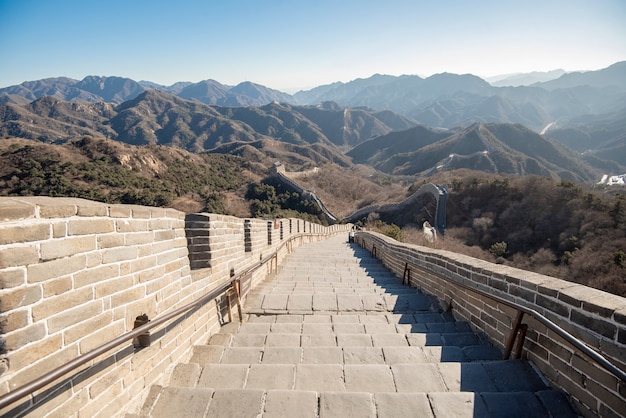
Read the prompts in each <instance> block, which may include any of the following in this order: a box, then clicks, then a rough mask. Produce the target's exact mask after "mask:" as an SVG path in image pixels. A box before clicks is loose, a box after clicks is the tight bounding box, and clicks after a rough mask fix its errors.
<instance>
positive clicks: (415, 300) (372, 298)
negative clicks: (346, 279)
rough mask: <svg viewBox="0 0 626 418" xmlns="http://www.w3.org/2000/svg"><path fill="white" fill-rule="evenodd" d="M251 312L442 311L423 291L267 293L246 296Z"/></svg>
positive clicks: (247, 309)
mask: <svg viewBox="0 0 626 418" xmlns="http://www.w3.org/2000/svg"><path fill="white" fill-rule="evenodd" d="M245 311H246V312H247V313H280V312H288V311H303V312H315V311H323V312H368V311H383V312H412V311H431V312H438V311H440V308H439V306H438V304H437V302H436V301H435V300H434V299H433V298H432V297H430V296H427V295H421V294H415V293H412V294H369V295H361V294H358V293H335V292H328V293H316V292H312V293H311V292H310V293H305V294H294V293H267V294H264V295H260V294H259V295H258V296H257V297H254V296H253V297H251V298H248V299H247V300H246V303H245Z"/></svg>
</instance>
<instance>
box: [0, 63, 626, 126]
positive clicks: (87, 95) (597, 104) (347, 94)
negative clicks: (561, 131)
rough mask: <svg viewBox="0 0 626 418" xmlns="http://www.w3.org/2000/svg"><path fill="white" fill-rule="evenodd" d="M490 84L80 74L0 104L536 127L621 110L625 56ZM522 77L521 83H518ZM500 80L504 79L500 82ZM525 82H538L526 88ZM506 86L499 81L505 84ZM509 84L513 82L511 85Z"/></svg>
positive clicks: (24, 89)
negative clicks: (268, 109)
mask: <svg viewBox="0 0 626 418" xmlns="http://www.w3.org/2000/svg"><path fill="white" fill-rule="evenodd" d="M515 77H518V78H517V80H518V81H515V78H511V77H509V78H508V79H505V80H499V81H497V82H494V85H492V84H489V83H488V82H487V81H485V80H483V79H482V78H479V77H477V76H474V75H471V74H462V75H459V74H449V73H442V74H435V75H433V76H430V77H427V78H422V77H419V76H415V75H403V76H390V75H381V74H376V75H373V76H371V77H369V78H364V79H356V80H353V81H350V82H347V83H343V82H336V83H332V84H328V85H323V86H318V87H316V88H313V89H311V90H307V91H300V92H297V93H295V94H294V95H289V94H287V93H283V92H280V91H277V90H273V89H270V88H268V87H265V86H262V85H259V84H255V83H251V82H243V83H240V84H238V85H236V86H227V85H224V84H221V83H219V82H217V81H215V80H204V81H201V82H198V83H189V82H178V83H175V84H173V85H171V86H162V85H158V84H155V83H152V82H149V81H139V82H136V81H134V80H131V79H128V78H122V77H99V76H88V77H85V78H84V79H83V80H80V81H78V80H73V79H70V78H64V77H60V78H48V79H43V80H38V81H29V82H24V83H22V84H20V85H17V86H10V87H5V88H2V89H0V103H17V104H25V103H27V102H30V101H33V100H36V99H38V98H41V97H43V96H51V97H55V98H57V99H59V100H63V101H70V102H108V103H114V104H120V103H122V102H124V101H128V100H132V99H134V98H136V97H137V96H138V95H140V94H141V93H143V92H145V91H147V90H158V91H163V92H166V93H170V94H172V95H175V96H177V97H180V98H183V99H187V100H192V101H197V102H200V103H204V104H209V105H216V106H230V107H245V106H263V105H265V104H268V103H270V102H273V101H276V102H280V103H286V104H297V105H317V104H319V103H322V102H335V103H337V104H339V105H340V106H342V107H350V108H354V107H367V108H370V109H376V110H390V111H393V112H394V113H397V114H399V115H402V116H404V117H408V118H411V119H412V120H414V121H415V122H417V123H422V124H425V125H429V126H438V127H444V128H452V127H455V126H459V125H465V126H468V125H471V124H472V123H476V122H480V123H487V122H504V123H521V124H523V125H525V126H527V127H529V128H531V129H534V130H536V131H538V132H540V131H541V130H543V129H544V128H545V127H546V126H547V125H549V124H550V123H554V122H558V123H559V124H560V125H566V124H567V123H569V121H570V120H571V119H575V118H580V117H582V116H588V115H610V114H618V113H621V114H623V113H625V112H626V61H622V62H618V63H615V64H613V65H611V66H609V67H607V68H605V69H601V70H598V71H588V72H571V73H564V72H563V71H562V70H561V71H559V70H557V71H555V72H549V73H534V74H533V73H530V74H526V75H517V76H515ZM520 77H525V81H521V82H520V81H519V80H520ZM507 80H508V81H507ZM532 80H546V81H540V82H535V83H532V84H530V85H527V84H528V83H530V82H531V81H532ZM505 85H506V86H505ZM511 85H515V86H516V87H511Z"/></svg>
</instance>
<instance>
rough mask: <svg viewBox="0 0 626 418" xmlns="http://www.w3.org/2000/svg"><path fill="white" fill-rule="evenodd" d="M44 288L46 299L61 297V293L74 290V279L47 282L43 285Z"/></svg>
mask: <svg viewBox="0 0 626 418" xmlns="http://www.w3.org/2000/svg"><path fill="white" fill-rule="evenodd" d="M42 286H43V297H44V298H48V297H51V296H55V295H60V294H61V293H65V292H67V291H69V290H72V278H71V277H70V276H65V277H60V278H58V279H50V280H46V281H45V282H43V283H42Z"/></svg>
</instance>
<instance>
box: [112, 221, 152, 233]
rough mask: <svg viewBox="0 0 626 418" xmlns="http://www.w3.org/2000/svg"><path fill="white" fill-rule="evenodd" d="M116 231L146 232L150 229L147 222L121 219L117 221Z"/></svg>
mask: <svg viewBox="0 0 626 418" xmlns="http://www.w3.org/2000/svg"><path fill="white" fill-rule="evenodd" d="M115 229H116V231H117V232H146V231H149V229H148V221H147V220H138V219H120V220H117V221H115Z"/></svg>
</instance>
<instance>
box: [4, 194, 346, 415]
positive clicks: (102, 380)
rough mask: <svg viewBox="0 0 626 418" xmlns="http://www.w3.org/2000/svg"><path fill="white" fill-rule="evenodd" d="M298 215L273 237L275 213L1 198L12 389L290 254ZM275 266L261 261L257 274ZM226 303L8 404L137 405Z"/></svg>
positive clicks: (42, 411) (7, 377)
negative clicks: (268, 216) (270, 216)
mask: <svg viewBox="0 0 626 418" xmlns="http://www.w3.org/2000/svg"><path fill="white" fill-rule="evenodd" d="M296 222H300V221H297V220H279V228H278V229H274V228H273V227H272V230H271V234H272V235H271V238H272V245H270V244H269V242H268V222H267V221H265V220H257V219H250V220H243V219H238V218H234V217H229V216H222V215H214V214H194V215H187V216H185V214H183V213H182V212H178V211H175V210H171V209H162V208H150V207H143V206H129V205H107V204H102V203H97V202H92V201H88V200H83V199H68V198H47V197H24V198H0V326H1V330H2V335H1V339H0V341H1V342H2V343H3V344H4V347H3V351H2V353H0V395H1V394H4V393H7V392H9V391H10V390H12V389H15V388H16V387H19V386H21V385H23V384H24V383H27V382H29V381H31V380H32V379H34V378H37V377H39V376H41V375H42V374H44V373H45V372H47V371H50V370H52V369H54V368H56V367H58V366H60V365H61V364H63V363H66V362H67V361H69V360H72V359H74V358H76V357H78V356H79V355H81V354H84V353H86V352H88V351H90V350H92V349H94V348H96V347H97V346H99V345H101V344H103V343H105V342H108V341H110V340H112V339H114V338H115V337H117V336H119V335H121V334H123V333H124V332H127V331H130V330H131V329H132V328H133V325H134V319H135V318H136V317H137V316H138V315H140V314H144V313H145V314H147V315H148V317H149V318H151V319H152V318H155V317H156V316H159V315H161V314H163V313H167V312H169V311H172V310H174V309H177V308H179V307H181V306H184V305H185V304H187V303H189V302H191V301H193V300H195V299H197V298H198V297H200V296H202V295H204V294H206V293H207V292H208V291H209V290H210V289H211V287H213V286H214V285H215V283H216V282H221V281H222V280H227V279H228V277H229V276H230V274H231V271H233V272H234V273H238V272H240V271H242V270H244V269H245V268H247V267H249V266H251V265H254V264H256V263H258V261H259V259H260V258H261V257H263V256H267V255H270V254H271V253H272V252H273V251H276V250H277V249H279V248H280V251H279V253H278V257H277V260H278V261H279V262H280V260H282V258H283V257H284V256H285V255H286V254H287V252H288V250H289V248H288V247H287V246H286V245H285V244H286V242H287V240H288V239H289V237H291V236H294V235H298V234H297V233H296V232H295V231H294V232H293V233H291V234H288V233H286V231H287V230H285V229H284V227H283V230H282V237H281V229H280V224H281V223H282V224H283V225H286V224H288V223H292V224H295V223H296ZM185 226H187V231H186V230H185ZM272 226H273V221H272ZM345 228H346V226H336V227H327V228H320V229H319V231H320V234H322V235H316V236H314V235H308V236H303V237H299V239H298V240H296V241H294V242H293V243H292V244H291V245H294V246H297V245H300V244H302V243H305V242H308V241H309V240H318V239H323V238H324V237H326V236H328V235H329V234H334V233H339V232H343V231H344V230H345ZM188 245H189V247H188ZM188 248H189V249H188ZM192 266H193V270H192V268H191V267H192ZM268 272H269V270H268V269H266V268H261V269H259V270H258V271H257V272H256V273H255V274H254V277H253V278H254V282H258V281H261V280H263V279H264V278H265V276H266V275H267V274H268ZM217 303H219V301H213V302H211V303H207V304H206V305H204V306H203V307H201V308H198V309H195V310H192V311H190V313H188V314H187V315H186V316H184V317H182V318H179V319H176V320H172V321H171V322H170V323H168V324H164V325H163V326H161V327H158V328H156V329H155V330H153V332H152V345H151V346H150V347H147V348H143V349H140V350H135V349H134V348H133V346H132V344H131V343H130V342H129V343H128V344H126V345H123V346H121V347H120V348H119V349H114V350H112V351H111V352H109V353H107V354H105V355H103V356H101V357H100V358H98V359H95V360H93V361H92V362H90V363H89V364H88V365H86V366H83V367H82V368H81V369H80V370H79V371H77V372H75V373H70V374H68V375H67V376H66V377H65V378H61V379H59V380H58V381H57V382H54V383H53V384H51V385H50V386H49V387H47V388H44V389H43V390H41V391H38V392H37V393H36V394H35V398H34V399H33V398H25V399H24V400H22V401H18V402H16V403H15V404H13V405H11V406H9V407H7V408H5V409H4V410H0V415H3V416H4V415H5V414H6V415H7V416H21V415H28V416H51V417H52V416H77V415H78V416H89V417H107V418H108V417H111V416H117V415H120V414H123V413H124V412H128V411H132V410H133V409H134V408H136V407H138V406H139V405H140V404H141V402H142V399H143V397H145V396H146V394H147V390H148V389H149V387H150V386H151V385H153V384H155V383H158V382H159V381H160V379H162V378H163V377H164V376H167V372H168V370H170V369H171V367H172V366H173V364H175V363H176V362H180V361H185V360H186V358H187V357H188V356H189V355H190V353H191V348H192V347H193V345H195V344H203V343H205V342H206V341H207V340H208V337H209V336H210V335H211V334H212V333H214V332H216V331H217V330H218V329H219V327H220V326H221V324H222V323H223V322H224V320H225V318H224V313H223V305H220V306H219V307H218V306H217ZM33 402H34V403H35V404H33Z"/></svg>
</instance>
